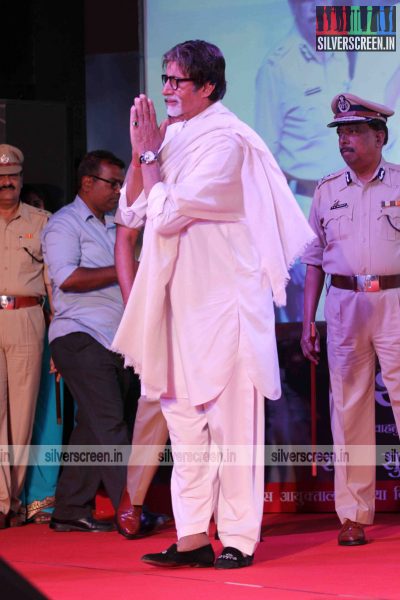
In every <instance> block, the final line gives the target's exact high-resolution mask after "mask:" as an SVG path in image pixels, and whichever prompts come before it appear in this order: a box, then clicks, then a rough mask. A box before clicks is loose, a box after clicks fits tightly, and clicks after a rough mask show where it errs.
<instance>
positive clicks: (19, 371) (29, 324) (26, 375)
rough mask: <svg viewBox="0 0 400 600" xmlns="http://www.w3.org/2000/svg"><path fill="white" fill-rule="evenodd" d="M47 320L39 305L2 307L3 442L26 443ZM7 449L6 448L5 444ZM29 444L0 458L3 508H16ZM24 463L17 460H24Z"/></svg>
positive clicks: (0, 384)
mask: <svg viewBox="0 0 400 600" xmlns="http://www.w3.org/2000/svg"><path fill="white" fill-rule="evenodd" d="M44 334H45V323H44V317H43V310H42V307H41V306H40V305H37V306H33V307H30V308H20V309H17V310H0V445H1V446H3V447H4V446H5V447H7V445H11V444H12V445H14V446H27V445H28V444H29V443H30V440H31V436H32V428H33V420H34V417H35V407H36V400H37V396H38V392H39V384H40V373H41V363H42V352H43V339H44ZM6 449H7V448H6ZM28 451H29V448H26V450H25V452H23V453H22V454H21V453H19V452H14V458H13V460H14V462H15V463H16V464H14V465H12V466H10V465H9V464H7V463H4V462H3V463H2V461H0V512H2V513H4V514H7V513H8V512H9V511H10V510H12V511H14V512H17V511H18V509H19V507H20V504H21V503H20V500H19V496H20V494H21V491H22V488H23V485H24V479H25V473H26V468H27V464H26V461H27V458H28ZM24 462H25V464H18V463H24Z"/></svg>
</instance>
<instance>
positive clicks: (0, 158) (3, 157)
mask: <svg viewBox="0 0 400 600" xmlns="http://www.w3.org/2000/svg"><path fill="white" fill-rule="evenodd" d="M9 162H10V157H9V156H7V154H2V155H1V156H0V163H1V164H2V165H6V164H7V163H9Z"/></svg>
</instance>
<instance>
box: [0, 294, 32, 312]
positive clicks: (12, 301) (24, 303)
mask: <svg viewBox="0 0 400 600" xmlns="http://www.w3.org/2000/svg"><path fill="white" fill-rule="evenodd" d="M41 302H42V299H41V298H38V297H37V296H7V295H5V294H3V295H0V310H1V309H3V310H15V309H17V308H29V307H30V306H36V305H37V304H41Z"/></svg>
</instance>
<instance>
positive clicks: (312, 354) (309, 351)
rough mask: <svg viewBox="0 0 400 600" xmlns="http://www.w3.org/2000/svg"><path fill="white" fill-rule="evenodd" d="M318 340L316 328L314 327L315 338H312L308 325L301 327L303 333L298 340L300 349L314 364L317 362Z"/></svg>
mask: <svg viewBox="0 0 400 600" xmlns="http://www.w3.org/2000/svg"><path fill="white" fill-rule="evenodd" d="M319 340H320V337H319V332H318V329H317V328H315V339H312V338H311V327H310V325H308V326H307V327H303V333H302V336H301V341H300V345H301V349H302V351H303V354H304V356H305V357H306V358H308V360H310V361H311V362H312V363H314V364H315V365H317V364H318V363H319V354H320V351H321V348H320V343H319Z"/></svg>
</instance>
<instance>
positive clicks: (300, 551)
mask: <svg viewBox="0 0 400 600" xmlns="http://www.w3.org/2000/svg"><path fill="white" fill-rule="evenodd" d="M337 530H338V523H337V520H336V517H335V515H331V514H329V515H327V514H319V515H304V514H301V515H300V514H297V515H296V514H282V513H281V514H268V515H265V526H264V531H263V536H264V541H263V542H262V543H261V544H260V546H259V548H258V551H257V554H256V559H255V563H254V566H252V567H250V568H246V569H241V570H238V571H216V570H214V569H188V568H187V569H170V570H168V569H158V568H155V567H151V566H149V565H144V564H143V563H141V562H140V556H141V555H142V554H144V553H145V552H157V551H159V550H163V549H165V548H166V547H168V546H169V545H170V544H171V543H173V541H174V530H173V529H172V528H170V529H167V530H165V531H163V532H161V533H158V534H157V535H155V536H152V537H149V538H145V539H143V540H135V541H128V540H125V539H124V538H123V537H122V536H120V535H119V534H117V533H116V532H115V533H104V534H100V533H97V534H89V533H55V532H53V531H51V530H50V529H49V528H48V527H47V526H45V525H28V526H26V527H20V528H18V529H8V530H5V531H1V532H0V548H1V556H2V558H3V559H4V560H6V561H7V562H8V563H9V564H10V565H11V566H12V567H13V568H14V569H15V570H17V571H18V572H19V573H20V574H21V575H23V576H24V577H25V578H26V579H28V580H29V581H30V583H32V584H33V585H35V586H36V587H37V588H38V589H39V590H40V591H41V592H42V593H43V594H44V595H46V596H47V597H48V598H50V599H51V600H92V599H96V600H113V599H114V598H115V599H118V600H125V599H126V600H128V599H129V600H131V599H133V598H135V599H138V600H158V599H160V600H161V599H162V600H181V599H182V600H202V599H203V598H204V600H205V599H211V600H214V599H218V600H225V599H229V600H236V599H238V598H241V599H246V600H253V599H254V600H258V598H268V599H269V600H287V599H293V600H313V599H315V600H325V599H335V598H340V599H342V598H347V599H350V600H351V599H355V600H394V599H399V600H400V568H399V565H400V515H398V514H388V513H386V514H378V515H377V517H376V521H375V525H373V526H372V527H369V528H368V529H367V536H368V539H369V540H370V543H369V544H367V545H366V546H360V547H356V548H342V547H339V546H338V545H337V543H336V536H337ZM213 544H214V548H215V550H216V552H217V551H219V550H220V548H221V546H220V543H219V542H213ZM0 597H1V598H2V600H19V598H16V597H15V598H12V599H11V598H10V599H9V598H4V599H3V596H2V594H1V587H0Z"/></svg>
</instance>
